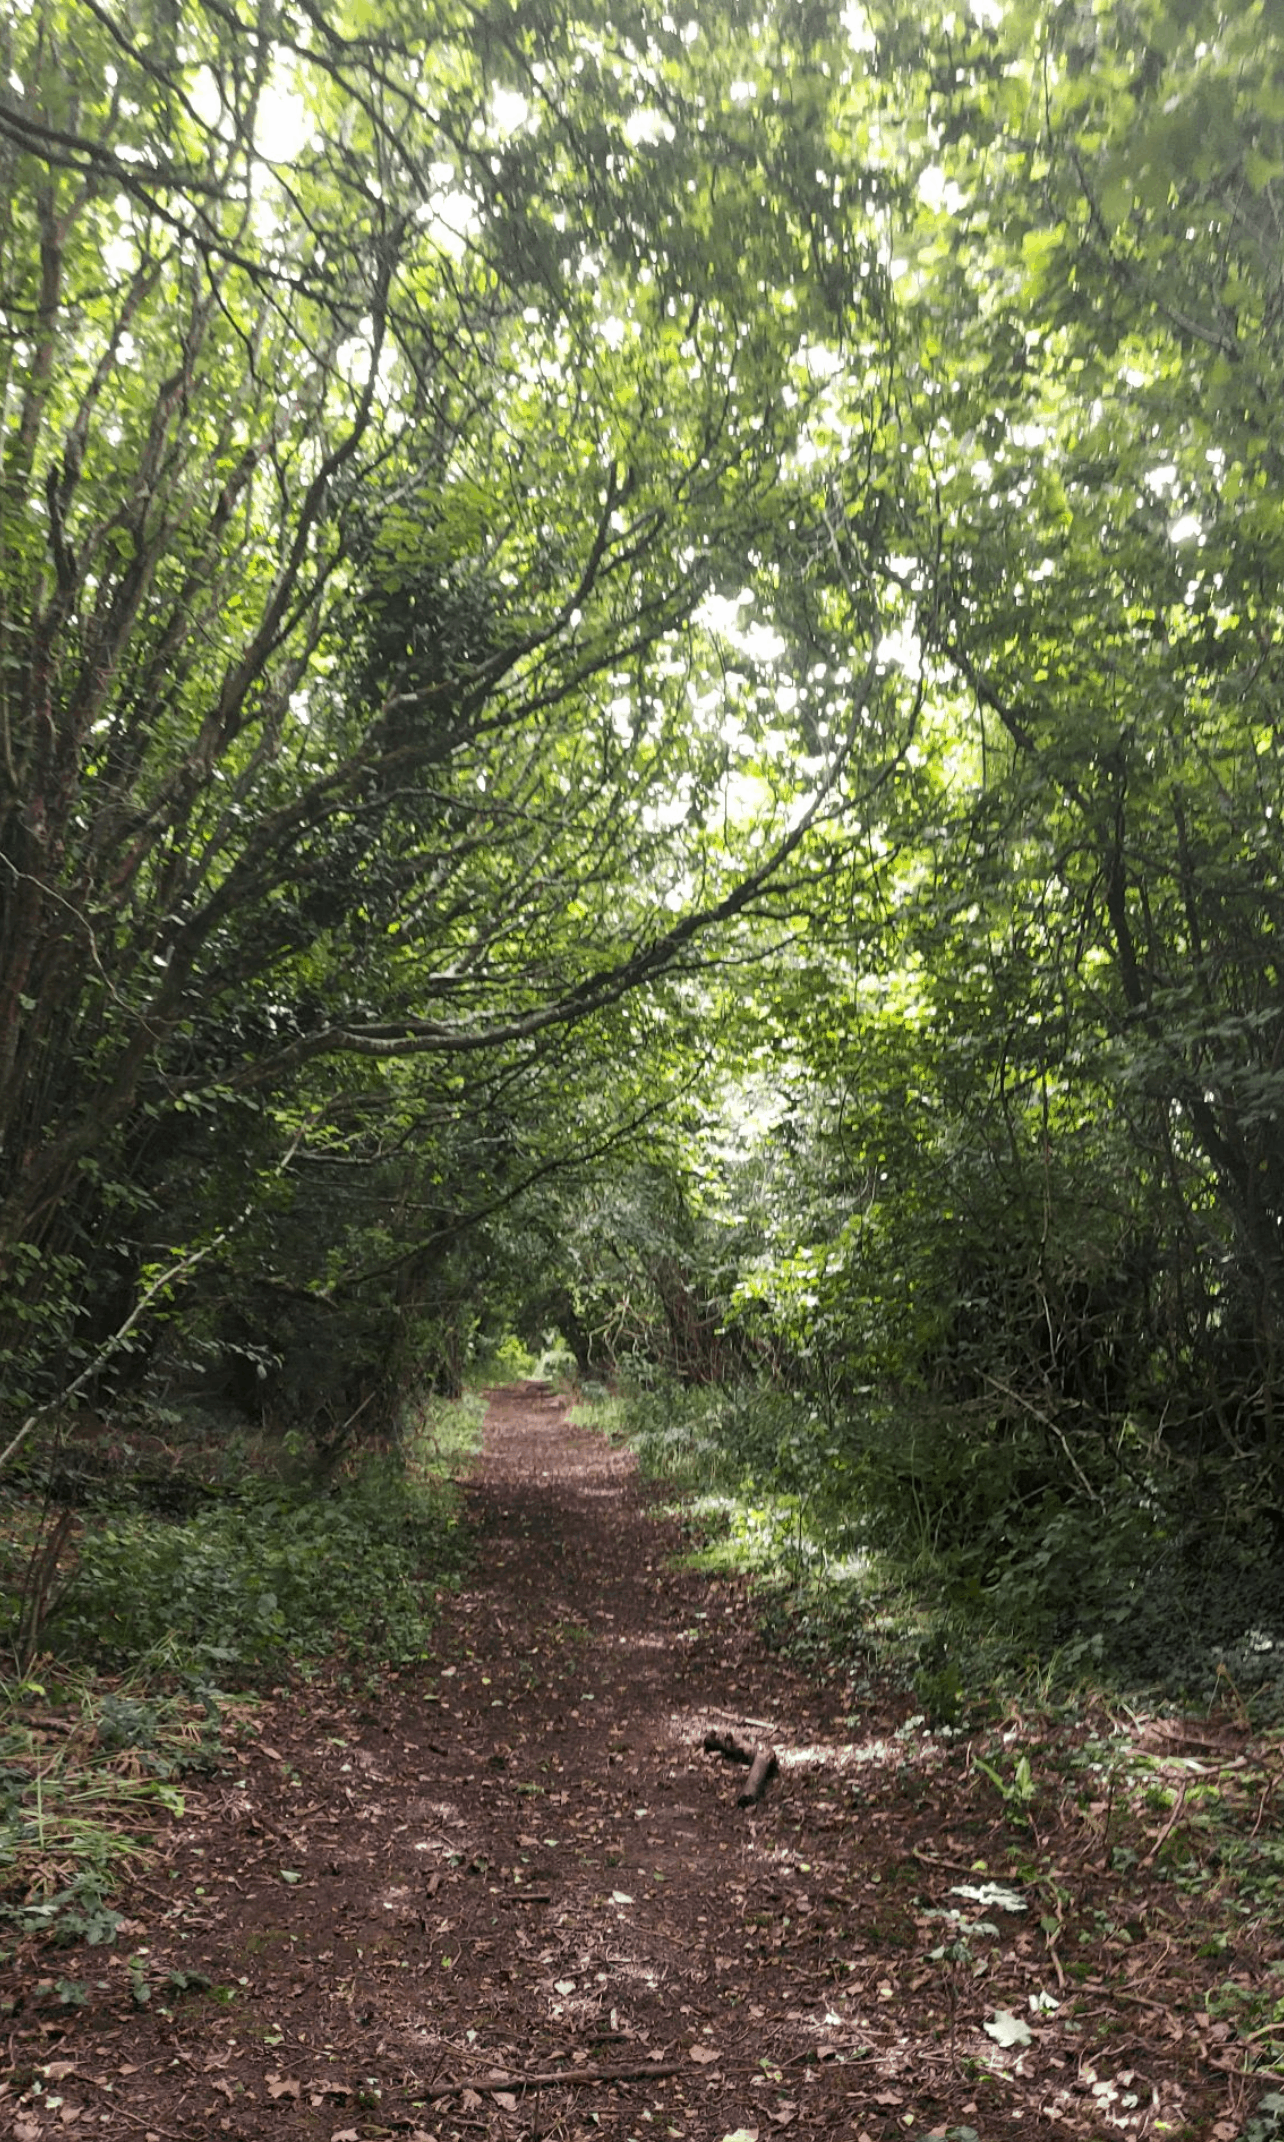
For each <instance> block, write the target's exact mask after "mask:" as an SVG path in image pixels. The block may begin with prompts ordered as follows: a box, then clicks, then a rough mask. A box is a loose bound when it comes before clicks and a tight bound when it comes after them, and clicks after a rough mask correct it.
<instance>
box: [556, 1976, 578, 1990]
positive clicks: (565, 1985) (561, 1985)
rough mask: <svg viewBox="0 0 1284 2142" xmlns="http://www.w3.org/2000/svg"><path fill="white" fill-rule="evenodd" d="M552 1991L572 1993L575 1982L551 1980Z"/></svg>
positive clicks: (558, 1979)
mask: <svg viewBox="0 0 1284 2142" xmlns="http://www.w3.org/2000/svg"><path fill="white" fill-rule="evenodd" d="M553 1991H554V1993H574V1991H575V1980H574V1979H573V1978H555V1979H554V1980H553Z"/></svg>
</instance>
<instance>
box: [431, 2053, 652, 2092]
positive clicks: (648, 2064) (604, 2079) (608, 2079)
mask: <svg viewBox="0 0 1284 2142" xmlns="http://www.w3.org/2000/svg"><path fill="white" fill-rule="evenodd" d="M682 2072H683V2068H682V2062H681V2061H680V2060H648V2061H645V2062H643V2063H642V2064H641V2065H640V2066H638V2067H633V2068H548V2069H542V2070H540V2072H539V2073H538V2074H535V2075H505V2074H503V2073H502V2072H500V2073H495V2074H490V2075H473V2076H470V2077H468V2078H467V2079H466V2080H465V2081H463V2082H449V2083H434V2084H433V2085H432V2087H431V2089H429V2090H426V2091H425V2092H424V2095H425V2096H426V2097H429V2098H442V2097H454V2096H455V2095H456V2093H457V2092H459V2091H461V2090H476V2091H477V2093H478V2095H479V2096H481V2095H483V2094H485V2092H487V2091H490V2090H548V2089H558V2088H565V2087H566V2086H567V2085H568V2084H574V2083H616V2082H641V2081H643V2080H644V2079H645V2078H646V2077H647V2076H648V2075H680V2074H682Z"/></svg>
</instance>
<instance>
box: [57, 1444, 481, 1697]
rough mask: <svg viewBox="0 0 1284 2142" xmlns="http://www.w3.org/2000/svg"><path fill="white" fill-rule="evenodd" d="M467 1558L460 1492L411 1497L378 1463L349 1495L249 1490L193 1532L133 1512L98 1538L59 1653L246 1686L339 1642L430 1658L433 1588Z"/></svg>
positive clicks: (90, 1536) (99, 1526)
mask: <svg viewBox="0 0 1284 2142" xmlns="http://www.w3.org/2000/svg"><path fill="white" fill-rule="evenodd" d="M463 1553H464V1545H463V1540H462V1537H461V1534H460V1530H459V1516H458V1510H457V1507H456V1504H455V1501H454V1499H453V1497H452V1495H451V1494H450V1492H449V1491H448V1490H447V1489H446V1488H445V1487H439V1488H437V1489H436V1490H435V1491H432V1492H429V1491H428V1490H427V1489H426V1488H424V1487H419V1488H417V1489H415V1490H414V1491H411V1490H410V1488H409V1487H408V1486H407V1483H406V1481H405V1479H404V1477H403V1475H402V1473H401V1470H400V1468H399V1467H398V1466H397V1465H396V1464H395V1463H394V1462H392V1461H383V1462H381V1461H377V1460H367V1461H366V1463H365V1464H364V1465H363V1466H362V1468H361V1471H360V1473H359V1474H358V1476H357V1478H356V1479H355V1480H354V1481H353V1482H351V1483H347V1484H345V1486H344V1489H343V1492H342V1494H339V1495H325V1494H319V1493H318V1492H317V1491H316V1490H315V1489H310V1488H307V1487H300V1488H296V1489H285V1488H281V1487H273V1486H270V1485H266V1484H258V1483H253V1482H247V1483H246V1484H245V1485H244V1486H243V1487H242V1488H241V1489H239V1490H238V1491H236V1492H235V1493H233V1494H231V1495H229V1496H228V1497H226V1498H225V1499H224V1500H222V1501H220V1502H219V1503H217V1504H216V1505H213V1506H211V1507H209V1508H207V1509H204V1510H201V1511H199V1512H197V1513H196V1514H195V1515H193V1516H192V1517H190V1518H188V1519H187V1520H186V1521H184V1522H181V1523H173V1522H165V1521H163V1520H158V1519H156V1518H154V1517H152V1516H150V1515H147V1514H144V1513H138V1514H134V1515H128V1514H120V1515H115V1516H111V1517H106V1518H103V1519H100V1520H98V1521H97V1522H95V1523H92V1524H91V1525H90V1526H88V1527H87V1528H86V1532H85V1536H84V1539H83V1540H82V1542H81V1547H80V1555H79V1560H78V1564H77V1568H76V1571H75V1574H74V1576H73V1578H72V1579H71V1582H70V1583H69V1585H68V1587H67V1589H66V1591H65V1593H64V1595H63V1598H62V1600H61V1602H60V1604H59V1606H58V1608H57V1610H56V1612H55V1614H54V1616H53V1618H52V1622H51V1627H50V1631H49V1636H50V1641H52V1642H53V1643H54V1644H55V1645H56V1646H57V1648H58V1651H59V1654H60V1656H65V1657H67V1658H68V1659H71V1660H78V1661H82V1662H84V1663H86V1664H92V1665H94V1666H95V1667H98V1668H100V1669H104V1670H106V1669H112V1668H118V1667H120V1666H137V1665H138V1664H139V1663H140V1662H142V1661H144V1660H149V1661H151V1662H152V1664H153V1665H154V1666H156V1667H160V1666H162V1665H163V1666H165V1667H167V1668H169V1669H171V1670H181V1671H184V1672H191V1671H197V1672H202V1673H206V1674H210V1675H213V1676H215V1677H218V1678H221V1679H229V1678H243V1677H244V1676H245V1675H247V1674H250V1675H256V1674H259V1673H262V1672H265V1671H268V1670H270V1669H272V1668H278V1669H279V1667H280V1665H281V1663H282V1662H284V1661H285V1660H287V1659H294V1658H301V1657H307V1656H309V1655H316V1654H318V1653H321V1652H324V1651H327V1650H330V1649H332V1648H333V1647H334V1646H335V1645H336V1644H337V1645H339V1646H340V1647H341V1648H343V1649H345V1650H349V1651H351V1652H352V1653H354V1654H360V1653H370V1654H372V1655H376V1656H379V1657H386V1658H392V1659H409V1658H415V1657H419V1656H421V1655H422V1653H423V1650H424V1647H425V1644H426V1641H427V1632H428V1627H429V1624H430V1619H431V1613H430V1600H431V1590H432V1586H433V1585H434V1584H435V1583H440V1582H441V1581H442V1580H443V1579H446V1578H449V1577H451V1576H453V1575H455V1574H457V1572H458V1570H459V1567H460V1564H461V1559H462V1556H463Z"/></svg>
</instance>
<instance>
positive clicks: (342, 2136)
mask: <svg viewBox="0 0 1284 2142" xmlns="http://www.w3.org/2000/svg"><path fill="white" fill-rule="evenodd" d="M330 2142H361V2137H360V2135H359V2134H358V2133H357V2130H356V2128H355V2127H336V2128H335V2130H334V2133H333V2134H332V2135H331V2137H330Z"/></svg>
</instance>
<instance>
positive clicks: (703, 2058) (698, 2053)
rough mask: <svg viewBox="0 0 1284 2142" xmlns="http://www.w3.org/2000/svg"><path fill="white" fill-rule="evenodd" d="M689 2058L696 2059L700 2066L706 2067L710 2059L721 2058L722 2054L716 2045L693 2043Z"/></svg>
mask: <svg viewBox="0 0 1284 2142" xmlns="http://www.w3.org/2000/svg"><path fill="white" fill-rule="evenodd" d="M691 2058H692V2059H693V2060H694V2061H697V2062H698V2063H699V2065H700V2066H701V2067H702V2068H706V2067H708V2065H709V2063H710V2061H711V2060H721V2058H722V2055H721V2053H720V2052H719V2051H718V2048H717V2046H716V2045H693V2046H692V2048H691Z"/></svg>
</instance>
